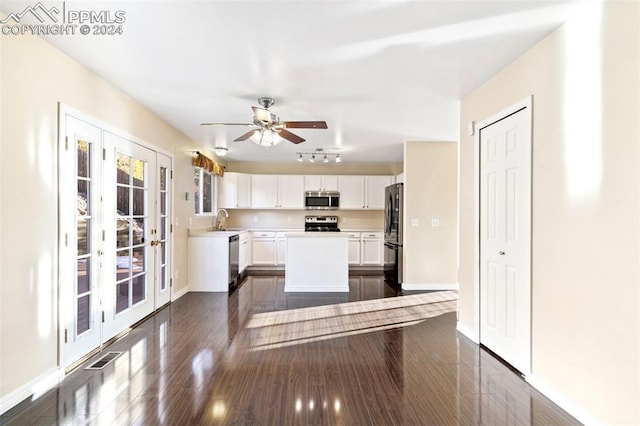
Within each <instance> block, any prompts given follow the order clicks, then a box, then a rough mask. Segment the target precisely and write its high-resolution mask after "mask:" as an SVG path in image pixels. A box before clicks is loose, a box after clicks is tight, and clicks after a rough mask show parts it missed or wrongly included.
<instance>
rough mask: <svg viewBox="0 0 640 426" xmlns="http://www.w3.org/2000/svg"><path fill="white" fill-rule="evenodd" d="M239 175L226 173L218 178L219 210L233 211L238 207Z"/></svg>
mask: <svg viewBox="0 0 640 426" xmlns="http://www.w3.org/2000/svg"><path fill="white" fill-rule="evenodd" d="M236 181H237V173H225V174H224V176H222V177H218V208H220V209H233V208H235V207H236Z"/></svg>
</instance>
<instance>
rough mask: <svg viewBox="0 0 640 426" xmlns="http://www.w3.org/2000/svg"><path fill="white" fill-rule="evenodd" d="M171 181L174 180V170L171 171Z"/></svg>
mask: <svg viewBox="0 0 640 426" xmlns="http://www.w3.org/2000/svg"><path fill="white" fill-rule="evenodd" d="M171 179H173V170H171Z"/></svg>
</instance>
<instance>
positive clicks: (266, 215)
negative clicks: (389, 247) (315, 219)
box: [226, 209, 384, 231]
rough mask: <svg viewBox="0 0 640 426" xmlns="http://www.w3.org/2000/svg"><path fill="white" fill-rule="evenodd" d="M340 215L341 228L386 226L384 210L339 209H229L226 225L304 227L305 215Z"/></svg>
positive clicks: (380, 227) (233, 226)
mask: <svg viewBox="0 0 640 426" xmlns="http://www.w3.org/2000/svg"><path fill="white" fill-rule="evenodd" d="M309 214H311V215H314V214H320V215H333V216H338V226H339V227H340V229H368V230H370V229H378V230H380V231H382V228H383V226H384V212H383V211H382V210H338V211H320V212H313V211H311V212H309V211H306V210H242V209H240V210H231V209H230V210H229V219H227V222H226V226H227V227H229V228H238V227H241V228H250V229H303V228H304V217H305V215H309Z"/></svg>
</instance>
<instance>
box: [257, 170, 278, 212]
mask: <svg viewBox="0 0 640 426" xmlns="http://www.w3.org/2000/svg"><path fill="white" fill-rule="evenodd" d="M251 207H254V208H261V209H275V208H277V207H278V176H276V175H252V176H251Z"/></svg>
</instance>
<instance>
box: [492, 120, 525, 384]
mask: <svg viewBox="0 0 640 426" xmlns="http://www.w3.org/2000/svg"><path fill="white" fill-rule="evenodd" d="M530 117H531V112H530V110H529V108H523V109H521V110H520V111H518V112H516V113H513V114H511V115H509V116H507V117H505V118H502V119H500V120H499V121H497V122H495V123H492V124H490V125H488V126H486V127H484V128H481V130H480V343H482V344H483V345H485V346H486V347H488V348H489V349H491V350H492V351H493V352H495V353H496V354H497V355H499V356H500V357H501V358H503V359H504V360H505V361H507V362H508V363H510V364H511V365H513V366H514V367H515V368H516V369H518V370H520V371H521V372H522V373H527V372H529V371H530V359H531V349H530V347H531V314H530V312H531V118H530Z"/></svg>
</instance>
